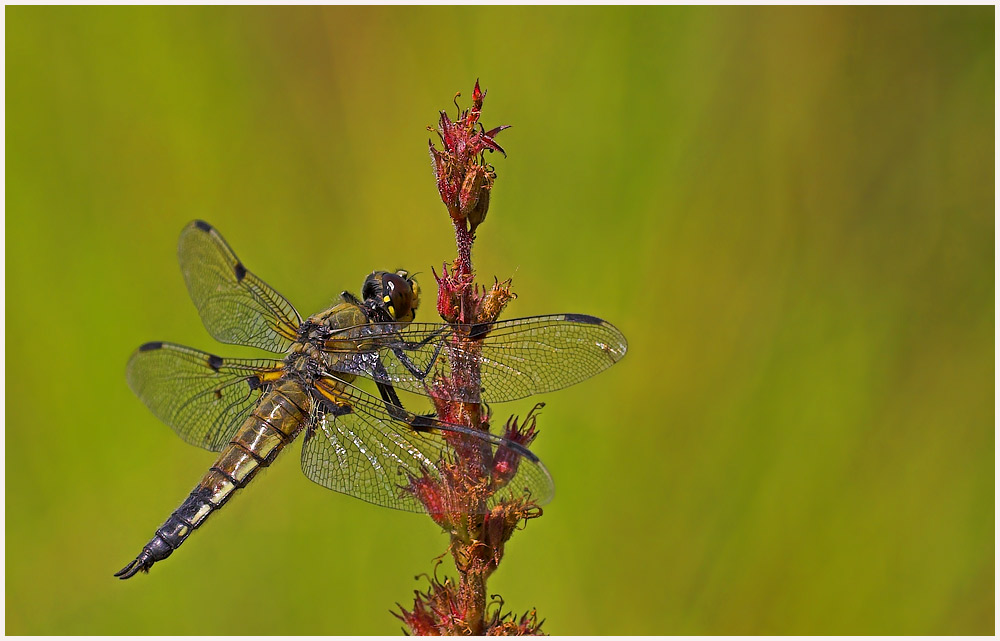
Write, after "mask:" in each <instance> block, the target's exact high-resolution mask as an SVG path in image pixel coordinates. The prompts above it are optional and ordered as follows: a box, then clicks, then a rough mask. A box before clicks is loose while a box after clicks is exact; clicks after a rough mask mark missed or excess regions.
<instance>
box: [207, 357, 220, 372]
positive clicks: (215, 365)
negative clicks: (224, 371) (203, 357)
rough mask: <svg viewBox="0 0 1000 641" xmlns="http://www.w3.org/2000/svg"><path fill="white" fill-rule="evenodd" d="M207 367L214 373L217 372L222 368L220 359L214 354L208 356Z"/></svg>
mask: <svg viewBox="0 0 1000 641" xmlns="http://www.w3.org/2000/svg"><path fill="white" fill-rule="evenodd" d="M208 366H209V367H211V368H212V369H213V370H214V371H216V372H218V371H219V368H220V367H222V357H221V356H216V355H215V354H209V355H208Z"/></svg>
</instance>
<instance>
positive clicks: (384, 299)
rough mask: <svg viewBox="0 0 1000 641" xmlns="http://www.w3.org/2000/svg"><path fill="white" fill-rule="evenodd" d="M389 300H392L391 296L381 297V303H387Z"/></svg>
mask: <svg viewBox="0 0 1000 641" xmlns="http://www.w3.org/2000/svg"><path fill="white" fill-rule="evenodd" d="M391 300H392V296H383V297H382V302H383V303H388V302H389V301H391Z"/></svg>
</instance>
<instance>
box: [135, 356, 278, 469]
mask: <svg viewBox="0 0 1000 641" xmlns="http://www.w3.org/2000/svg"><path fill="white" fill-rule="evenodd" d="M281 365H282V363H281V361H277V360H273V359H255V360H242V359H229V358H220V357H218V356H215V355H213V354H208V353H206V352H202V351H199V350H196V349H191V348H190V347H184V346H181V345H174V344H172V343H146V344H145V345H143V346H142V347H140V348H139V349H138V350H136V352H135V353H134V354H132V357H131V358H130V359H129V362H128V367H127V368H126V378H127V379H128V385H129V387H130V388H132V391H133V392H135V395H136V396H138V397H139V399H140V400H141V401H142V402H143V403H145V404H146V407H148V408H149V409H150V411H152V412H153V414H154V415H155V416H156V417H157V418H158V419H160V420H161V421H163V422H164V423H166V424H167V425H169V426H170V427H171V428H172V429H173V430H174V431H175V432H177V434H178V435H179V436H180V437H181V438H183V439H184V440H185V441H187V442H188V443H190V444H192V445H197V446H198V447H203V448H205V449H207V450H212V451H219V450H221V449H222V448H223V447H224V446H225V445H226V443H228V442H229V440H230V439H231V438H232V436H233V434H234V433H235V432H236V430H237V429H238V428H239V426H240V424H241V423H242V422H243V420H244V419H245V418H246V417H247V415H248V414H249V413H250V410H251V409H252V408H253V407H254V405H255V404H256V403H257V400H258V398H259V397H260V394H261V392H262V391H263V389H264V388H265V387H266V386H267V381H269V380H273V379H274V378H276V377H277V376H278V375H280V371H281V370H280V368H281Z"/></svg>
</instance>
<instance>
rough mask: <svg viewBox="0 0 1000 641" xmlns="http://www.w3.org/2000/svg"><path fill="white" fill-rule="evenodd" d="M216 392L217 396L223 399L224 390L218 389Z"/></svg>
mask: <svg viewBox="0 0 1000 641" xmlns="http://www.w3.org/2000/svg"><path fill="white" fill-rule="evenodd" d="M214 392H215V398H217V399H220V400H221V399H222V390H220V389H217V390H214Z"/></svg>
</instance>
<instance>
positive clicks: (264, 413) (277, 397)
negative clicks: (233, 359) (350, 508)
mask: <svg viewBox="0 0 1000 641" xmlns="http://www.w3.org/2000/svg"><path fill="white" fill-rule="evenodd" d="M310 410H311V400H310V399H309V396H308V395H307V394H306V392H305V391H304V390H303V389H302V387H301V386H300V385H299V384H298V383H296V382H294V381H284V382H282V383H281V384H280V385H279V386H278V387H277V388H275V389H274V390H272V391H270V392H268V393H267V394H265V395H264V396H263V397H262V398H261V400H260V402H259V403H258V404H257V407H256V408H254V410H253V412H252V413H251V414H250V416H249V417H247V420H246V421H244V423H243V425H241V426H240V429H239V430H237V432H236V434H235V435H234V436H233V438H232V440H230V441H229V444H228V445H226V447H225V448H223V450H222V451H221V452H220V453H219V457H218V458H217V459H216V460H215V463H213V464H212V467H211V468H209V470H208V472H207V473H206V474H205V476H203V477H202V479H201V482H200V483H198V485H197V486H196V487H195V488H194V490H192V491H191V494H189V495H188V497H187V498H186V499H184V502H183V503H181V505H180V507H178V508H177V509H176V510H174V511H173V513H172V514H171V515H170V517H169V518H167V520H166V521H165V522H164V523H163V525H161V526H160V528H159V529H157V530H156V534H154V535H153V538H152V539H151V540H150V541H149V543H147V544H146V545H145V546H144V547H143V548H142V552H140V553H139V556H137V557H136V558H135V560H134V561H132V562H131V563H129V564H128V565H127V566H125V567H124V568H122V569H121V570H120V571H118V572H117V573H116V574H115V576H117V577H118V578H121V579H128V578H131V577H133V576H135V575H136V574H137V573H139V572H140V571H142V572H148V571H149V568H150V567H152V565H153V564H154V563H156V562H157V561H162V560H163V559H165V558H167V557H168V556H170V555H171V554H172V553H173V551H174V550H176V549H177V548H178V547H180V545H181V544H182V543H183V542H184V541H185V540H186V539H187V538H188V537H189V536H190V535H191V532H192V531H194V530H195V529H197V528H198V527H200V526H201V525H202V524H203V523H204V522H205V520H206V519H207V518H208V517H209V515H211V514H212V513H213V512H215V511H216V510H218V509H219V508H221V507H222V506H223V505H225V504H226V502H227V501H228V500H229V499H230V497H232V495H233V493H234V492H235V491H236V490H239V489H242V488H244V487H246V486H247V484H249V483H250V481H252V480H253V478H254V476H256V475H257V472H258V471H259V470H260V469H261V468H262V467H267V466H268V465H270V464H271V462H272V461H273V460H274V459H275V458H276V457H277V455H278V453H279V452H281V450H282V449H283V448H284V447H285V445H287V444H289V443H290V442H292V440H293V439H294V438H295V437H296V436H297V435H298V433H299V431H300V430H301V429H302V426H303V425H304V424H305V422H306V419H307V418H308V416H309V412H310Z"/></svg>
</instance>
